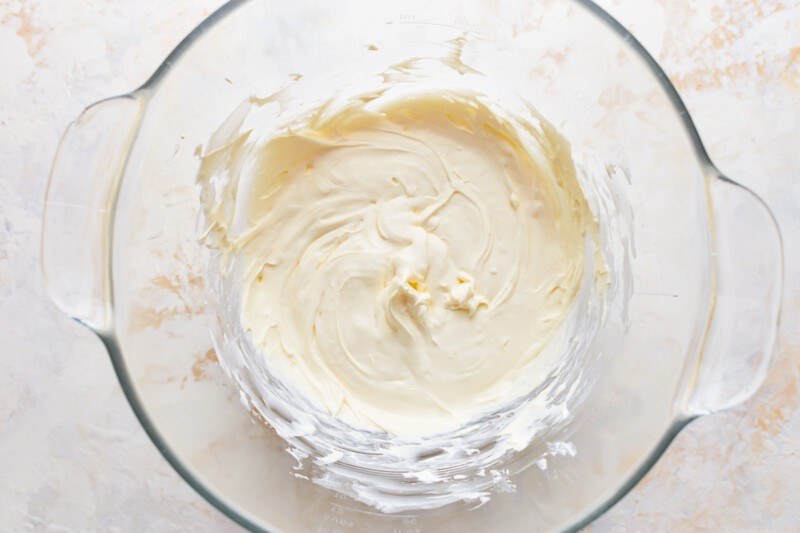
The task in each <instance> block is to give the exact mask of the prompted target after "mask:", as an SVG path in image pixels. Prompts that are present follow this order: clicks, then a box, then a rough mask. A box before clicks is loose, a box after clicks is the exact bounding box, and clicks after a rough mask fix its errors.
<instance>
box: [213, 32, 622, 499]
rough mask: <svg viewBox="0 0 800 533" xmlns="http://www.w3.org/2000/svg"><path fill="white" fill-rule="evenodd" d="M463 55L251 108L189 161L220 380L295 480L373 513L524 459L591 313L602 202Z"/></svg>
mask: <svg viewBox="0 0 800 533" xmlns="http://www.w3.org/2000/svg"><path fill="white" fill-rule="evenodd" d="M463 44H464V43H463V41H462V40H460V39H459V40H456V41H454V43H453V45H454V46H453V48H452V52H451V53H449V54H448V55H446V56H445V57H437V58H413V59H409V60H407V61H402V62H400V63H394V64H392V65H391V66H389V67H388V68H385V67H384V68H385V70H382V71H378V72H380V74H378V75H377V76H374V77H373V78H368V79H367V81H366V82H365V83H361V82H357V83H352V84H348V83H347V82H345V83H344V84H333V85H334V86H335V90H332V91H331V93H330V94H327V95H321V91H320V90H319V87H320V86H322V85H325V84H323V83H321V82H319V81H317V82H314V81H313V80H311V78H310V77H303V78H302V79H300V80H297V81H295V83H294V84H292V85H291V86H289V87H287V88H286V89H284V90H281V91H278V92H277V93H275V94H273V95H271V96H268V97H264V98H256V97H253V98H250V99H249V100H248V101H246V102H243V103H242V105H240V106H239V108H237V109H236V110H235V111H234V112H233V113H232V114H231V115H230V117H229V118H228V119H227V120H226V121H225V122H224V123H223V124H222V125H221V126H220V127H219V129H218V130H217V132H216V133H215V134H214V135H213V137H212V138H211V139H210V141H209V142H208V144H207V145H206V146H205V147H203V148H201V149H200V150H199V152H198V154H199V155H200V157H201V169H200V172H199V175H198V183H199V184H200V186H201V187H200V188H201V202H202V207H203V218H202V223H203V224H204V237H203V238H204V240H205V242H206V244H207V245H208V246H209V247H210V248H211V249H213V250H214V252H215V256H214V257H215V261H214V262H213V264H212V272H210V274H211V277H210V279H211V290H212V293H213V294H214V295H215V297H216V298H217V301H216V305H217V306H218V309H220V321H221V332H220V333H218V334H216V336H215V341H216V343H217V348H218V352H219V356H220V362H221V364H222V365H223V367H224V368H225V369H226V371H228V373H229V374H230V375H231V376H232V377H233V378H234V379H235V380H236V382H237V384H238V385H239V386H240V388H241V390H242V399H243V401H244V403H245V404H246V405H247V406H248V407H249V408H250V409H252V410H253V412H254V413H256V414H257V415H258V416H259V417H261V418H263V419H264V420H266V421H267V422H268V423H269V424H270V425H271V426H272V427H273V428H274V429H275V430H276V432H277V433H278V434H279V435H280V436H281V437H282V438H284V439H285V440H286V441H287V442H288V443H289V447H288V448H287V450H288V451H289V453H291V454H292V455H293V456H294V457H295V458H296V459H297V461H298V465H297V469H298V470H302V471H303V473H302V474H300V473H299V472H298V473H297V474H296V475H300V476H302V477H305V478H309V479H312V480H313V481H314V482H315V483H318V484H321V485H323V486H326V487H329V488H332V489H335V490H339V491H341V492H344V493H346V494H349V495H351V496H353V497H355V498H357V499H359V500H361V501H363V502H366V503H369V504H370V505H373V506H375V507H377V508H379V509H382V510H387V511H397V510H403V509H418V508H423V507H428V508H430V507H438V506H441V505H446V504H448V503H451V502H454V501H458V500H480V501H485V498H487V497H488V496H487V495H488V492H489V490H490V489H491V487H497V486H499V485H498V483H497V482H496V480H495V479H494V478H495V477H496V476H494V474H493V475H492V476H487V475H486V472H489V471H491V472H498V473H502V476H508V475H510V472H511V470H510V469H509V468H507V466H508V465H511V464H512V463H511V462H509V461H512V459H514V457H516V455H517V454H520V456H519V461H517V463H519V464H521V465H523V466H522V467H521V468H523V467H525V466H524V465H528V464H534V463H535V461H536V460H538V459H541V457H539V456H536V458H534V459H530V458H526V457H524V455H525V453H523V451H525V450H527V449H528V446H529V444H530V443H531V442H532V441H533V439H535V438H537V436H542V435H544V434H545V433H547V432H555V431H556V429H557V428H558V427H562V425H563V424H564V423H566V421H568V420H569V418H570V416H571V414H570V413H571V411H570V409H571V407H572V406H573V405H574V403H575V402H576V401H578V398H580V397H581V392H582V391H583V390H585V387H586V386H588V385H587V384H588V382H589V381H590V378H589V376H587V375H586V373H585V372H584V364H583V361H584V360H585V359H584V356H585V353H586V348H587V346H588V345H589V343H590V342H591V339H592V338H593V335H594V332H595V331H597V328H598V326H599V324H600V322H601V321H602V320H603V315H604V312H605V311H604V309H605V306H604V301H603V297H602V295H603V293H604V291H605V290H606V287H607V286H608V283H609V277H608V276H609V272H608V269H607V267H606V262H605V258H604V254H603V253H602V252H601V249H605V248H604V247H603V246H601V244H602V243H601V242H600V235H601V233H602V234H607V231H606V230H603V231H601V230H600V229H598V221H597V220H596V218H595V217H594V216H593V214H592V209H590V201H588V200H587V198H590V199H592V201H591V205H592V208H594V209H597V208H598V207H599V208H600V209H601V210H604V209H605V207H603V206H604V203H603V202H602V199H603V198H604V195H603V194H599V193H600V191H594V190H593V189H592V188H591V187H593V184H592V182H591V181H589V182H587V181H585V180H583V181H582V180H581V179H579V177H578V175H577V172H576V168H575V165H574V164H573V158H572V155H571V150H570V147H569V144H568V143H567V141H566V140H565V139H564V138H563V137H561V135H559V134H558V132H557V131H556V130H555V128H554V127H553V126H552V125H551V124H550V123H548V122H547V121H546V120H545V119H544V118H543V117H542V116H541V115H540V114H539V113H538V112H537V111H536V110H535V109H534V108H533V107H532V106H530V105H529V104H528V103H526V102H525V101H523V100H522V99H520V98H519V97H518V96H517V95H515V94H513V93H510V92H508V91H505V90H499V89H498V86H497V85H496V84H494V83H490V82H488V81H487V80H486V79H485V78H484V77H483V76H482V75H481V74H480V73H478V72H476V71H474V70H473V69H471V68H470V67H468V66H467V65H465V64H464V63H463V62H462V61H461V48H462V46H463ZM370 53H372V52H370ZM587 183H589V186H590V189H588V192H589V193H591V194H589V195H588V196H587V195H586V194H584V192H585V191H584V189H583V188H582V185H583V187H586V186H587ZM526 453H527V452H526ZM532 453H533V452H532ZM515 461H516V460H515ZM532 461H533V462H532ZM517 463H514V464H517ZM504 465H506V466H504ZM307 466H311V467H312V468H310V469H306V467H307ZM515 468H516V467H515ZM498 475H500V474H498ZM509 483H510V482H509ZM512 485H513V484H509V486H512ZM398 494H402V497H400V496H398Z"/></svg>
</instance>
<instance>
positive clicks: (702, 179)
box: [42, 0, 782, 532]
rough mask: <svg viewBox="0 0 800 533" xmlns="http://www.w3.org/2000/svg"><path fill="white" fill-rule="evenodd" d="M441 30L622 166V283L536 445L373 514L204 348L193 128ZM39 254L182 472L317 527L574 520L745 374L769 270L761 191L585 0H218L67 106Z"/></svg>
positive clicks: (228, 507)
mask: <svg viewBox="0 0 800 533" xmlns="http://www.w3.org/2000/svg"><path fill="white" fill-rule="evenodd" d="M457 38H463V39H464V42H465V45H464V50H463V55H464V60H465V62H466V63H468V64H470V66H472V67H474V68H476V69H478V70H479V71H481V72H483V73H484V74H486V76H487V77H489V78H497V79H498V80H501V79H502V80H503V82H504V83H506V84H510V85H511V86H513V87H514V88H515V90H516V91H517V92H519V93H520V94H522V95H524V96H525V98H526V100H528V101H529V102H531V103H532V104H533V105H535V106H536V107H537V108H538V110H539V111H540V112H541V113H542V114H543V115H544V116H545V117H547V118H548V119H549V120H550V121H551V122H552V123H553V124H554V125H555V126H556V128H557V129H558V130H559V131H560V132H561V133H562V134H563V135H564V136H565V137H566V138H567V139H568V140H569V141H570V142H571V144H572V146H573V148H575V149H576V150H577V151H582V152H588V153H591V154H593V155H594V156H596V157H598V158H599V159H600V160H602V161H603V162H604V163H607V164H609V165H613V166H614V168H619V169H622V170H623V172H621V173H619V174H618V175H615V176H612V178H614V179H612V182H613V190H612V192H613V194H614V195H618V197H619V198H621V199H624V200H625V202H622V203H621V204H620V205H623V204H627V205H629V206H630V212H629V213H619V214H618V215H619V216H626V217H629V219H630V221H631V228H630V232H629V233H628V234H627V235H618V236H617V237H618V238H620V239H625V240H626V243H627V245H628V246H629V247H630V250H631V253H630V255H629V256H628V258H627V259H626V264H625V265H623V266H622V268H624V270H625V273H626V275H627V276H628V280H629V281H630V282H631V283H629V284H627V285H626V286H625V288H624V290H627V291H628V296H629V298H625V299H617V300H612V301H611V303H610V305H611V307H612V308H611V309H610V310H609V315H608V319H607V320H606V321H605V323H604V325H603V326H602V329H601V330H600V332H599V333H598V335H597V336H596V338H595V339H594V341H593V343H592V346H591V353H592V354H595V355H597V356H598V358H599V361H600V364H598V365H597V369H596V371H595V375H594V376H593V377H594V381H595V382H594V385H593V387H591V389H590V392H589V393H588V394H589V395H588V397H587V398H586V399H585V401H584V402H583V403H582V404H581V407H580V409H579V410H578V411H577V412H575V413H574V418H573V419H572V421H571V422H570V423H569V424H568V426H567V427H565V428H563V429H562V430H560V431H559V434H557V435H548V438H547V439H544V440H539V441H536V442H534V443H533V444H532V445H531V446H533V447H534V448H536V450H538V451H535V453H538V456H539V457H541V458H542V459H545V462H544V463H541V462H539V463H538V466H537V464H534V465H532V466H531V467H528V468H525V469H523V470H522V471H520V472H516V473H514V474H513V475H512V479H511V481H512V482H513V485H514V486H515V487H516V490H513V491H498V492H497V493H496V494H493V495H492V497H491V499H490V500H489V502H488V503H485V504H484V505H480V506H476V505H475V504H474V503H472V504H463V503H456V504H451V505H448V506H445V507H442V508H439V509H434V510H428V511H420V512H404V513H401V514H383V513H380V512H377V511H376V510H375V509H373V508H372V507H369V506H366V505H364V504H361V503H359V502H357V501H355V500H351V499H350V498H348V497H347V496H344V495H342V494H339V493H336V492H332V491H330V490H327V489H324V488H322V487H319V486H317V485H315V484H313V483H312V482H310V481H308V480H304V479H301V478H298V477H295V476H292V475H291V472H292V468H293V466H294V464H295V461H294V459H293V458H292V457H291V456H290V455H289V454H287V453H286V452H285V450H284V449H285V447H286V445H285V443H284V442H283V441H282V440H281V439H280V438H279V437H278V436H277V435H276V434H275V433H274V432H273V431H272V430H271V429H270V428H269V427H267V426H266V425H264V424H262V423H259V422H254V421H253V419H252V418H251V416H250V415H249V414H248V413H247V412H246V410H245V409H243V408H242V406H241V403H240V401H239V392H238V389H237V388H236V387H235V386H234V385H233V384H232V383H231V382H229V381H228V380H227V379H226V377H225V376H224V375H223V373H222V371H221V369H220V367H219V366H218V365H216V364H214V360H215V359H216V355H215V352H214V349H213V347H212V343H211V339H210V336H209V331H213V330H215V328H218V322H219V317H218V314H217V311H216V310H215V309H214V308H213V306H211V305H209V303H208V301H209V299H208V295H207V290H208V283H207V280H206V277H205V274H206V270H205V268H206V265H207V264H208V262H209V251H208V250H207V249H206V248H205V247H204V246H203V245H201V244H200V243H199V242H198V230H197V220H198V212H199V208H200V206H199V195H198V190H197V187H196V183H195V177H196V175H197V170H198V168H199V159H198V158H197V156H196V154H195V151H196V147H197V146H198V145H201V144H204V143H206V142H207V141H208V139H209V138H210V136H211V134H212V132H213V131H214V130H215V129H216V128H217V127H218V126H219V125H220V124H221V123H222V121H223V120H224V119H225V118H226V117H227V116H228V115H229V114H230V113H231V111H232V110H233V109H235V108H236V106H237V105H239V104H240V102H242V101H243V100H245V99H247V98H248V97H250V96H253V95H257V96H263V95H268V94H271V93H274V92H276V91H278V90H280V89H281V88H283V87H286V86H288V85H289V84H291V83H293V81H294V79H295V78H296V77H297V76H296V74H308V73H315V72H322V71H325V70H331V69H335V68H336V65H339V64H342V63H344V62H346V61H350V60H352V58H353V57H356V56H358V54H364V53H368V52H373V51H374V50H372V49H374V48H377V49H378V50H379V51H380V50H394V51H396V52H397V51H401V52H402V53H404V54H405V55H406V56H409V57H410V56H413V55H415V54H417V53H419V52H421V51H423V52H424V51H426V50H430V49H431V48H432V47H433V48H436V47H441V46H442V44H443V43H446V42H449V41H452V40H453V39H457ZM370 45H373V46H370ZM319 90H320V91H326V90H329V87H326V86H325V85H324V84H321V85H320V87H319ZM42 261H43V268H44V271H45V276H46V279H47V283H48V285H49V289H50V292H51V294H52V296H53V298H54V300H55V301H56V303H57V304H58V305H59V306H60V307H61V308H62V309H63V310H64V311H65V312H67V313H68V314H70V315H71V316H73V317H75V318H76V319H78V320H79V321H81V322H82V323H83V324H85V325H86V326H88V327H89V328H91V329H92V330H93V331H94V332H96V333H97V335H98V336H99V337H100V338H101V339H102V340H103V342H104V343H105V345H106V347H107V348H108V351H109V353H110V355H111V358H112V361H113V363H114V367H115V369H116V371H117V374H118V376H119V380H120V382H121V384H122V387H123V389H124V391H125V394H126V395H127V397H128V400H129V401H130V403H131V406H132V407H133V409H134V411H135V412H136V414H137V416H138V417H139V419H140V420H141V422H142V425H143V426H144V428H145V430H146V431H147V433H148V434H149V435H150V437H151V438H152V440H153V442H154V443H155V444H156V446H157V447H158V449H159V450H160V451H161V452H162V453H163V454H164V457H165V458H166V459H167V460H168V461H169V462H170V463H171V464H172V465H173V466H174V467H175V469H176V470H177V471H178V472H179V473H180V474H181V475H182V476H183V477H184V478H185V479H186V480H187V482H188V483H189V484H190V485H192V486H193V487H194V488H195V489H196V490H197V491H198V492H199V493H200V494H202V495H203V496H204V497H205V498H206V499H207V500H208V501H210V502H211V503H212V504H214V505H215V506H217V507H218V508H219V509H220V510H222V511H223V512H224V513H226V514H227V515H228V516H229V517H231V518H232V519H233V520H235V521H237V522H238V523H240V524H242V525H244V526H246V527H248V528H250V529H253V530H282V531H283V530H285V531H320V532H321V531H391V532H397V531H403V532H411V531H463V530H491V531H519V530H525V531H553V530H574V529H577V528H579V527H581V526H582V525H584V524H586V523H588V522H589V521H590V520H592V519H593V518H595V517H596V516H598V515H599V514H600V513H602V512H603V511H604V510H605V509H607V508H608V507H609V506H611V505H612V504H613V503H614V502H616V501H617V500H618V499H619V498H621V497H622V496H623V495H624V494H625V493H626V492H627V491H628V490H630V488H631V487H632V486H633V485H634V484H635V483H636V482H637V481H638V480H639V479H640V478H641V477H642V476H643V475H644V473H645V472H646V471H647V470H648V469H649V468H650V467H651V466H652V464H653V463H654V462H655V461H656V460H657V459H658V457H659V456H660V455H661V453H663V451H664V450H665V449H666V447H667V446H668V444H669V442H670V441H671V440H672V438H673V437H674V436H675V434H676V433H677V432H678V431H679V430H680V429H681V428H682V427H684V426H685V425H686V424H687V423H688V422H689V421H691V420H692V419H694V418H696V417H697V416H699V415H703V414H707V413H710V412H713V411H717V410H720V409H725V408H727V407H730V406H732V405H734V404H736V403H739V402H741V401H743V400H744V399H746V398H747V397H749V396H750V395H751V394H752V393H753V392H754V391H755V389H756V388H757V387H758V385H759V384H760V383H761V381H762V379H763V377H764V375H765V373H766V370H767V366H768V363H769V357H770V353H771V350H772V346H773V342H774V338H775V331H776V325H777V319H778V317H777V314H778V307H779V298H780V286H781V275H782V274H781V268H782V258H781V243H780V236H779V234H778V230H777V227H776V225H775V224H774V221H773V219H772V216H771V214H770V212H769V210H768V209H767V208H766V207H765V206H764V204H763V203H762V202H761V201H760V200H759V199H758V198H757V197H756V196H755V195H754V194H752V193H751V192H750V191H748V190H746V189H744V188H742V187H741V186H739V185H737V184H736V183H735V182H733V181H731V180H729V179H728V178H726V177H724V176H723V175H722V174H721V173H720V172H719V171H718V170H717V169H716V168H715V167H714V165H713V164H712V163H711V162H710V160H709V159H708V156H707V155H706V153H705V150H704V149H703V146H702V144H701V142H700V139H699V138H698V136H697V132H696V131H695V129H694V126H693V124H692V122H691V119H690V118H689V116H688V114H687V112H686V109H685V107H684V106H683V104H682V103H681V101H680V98H679V96H678V94H677V93H676V91H675V89H674V88H673V87H672V85H670V83H669V81H668V80H667V78H666V76H665V75H664V73H663V71H662V70H661V69H660V68H659V67H658V65H657V64H656V63H655V61H654V60H653V59H652V57H650V56H649V55H648V54H647V53H646V52H645V50H644V49H643V48H642V47H641V45H640V44H639V43H638V42H637V41H636V40H635V39H634V38H633V37H632V36H631V35H630V34H629V33H628V32H627V31H626V30H625V29H624V28H622V27H621V26H620V25H619V24H618V23H617V22H616V21H615V20H614V19H612V18H611V17H610V16H609V15H608V14H606V13H605V12H603V11H602V10H601V9H600V8H598V7H597V6H595V5H594V4H592V3H591V2H590V1H589V0H530V1H527V2H519V1H516V0H491V1H490V0H486V1H470V0H468V1H455V0H445V1H440V2H431V1H420V0H400V1H394V0H392V1H382V2H367V1H361V0H342V1H338V2H316V1H313V0H291V1H289V0H270V1H267V0H249V1H247V0H241V1H240V0H234V1H232V2H230V3H228V4H226V5H225V6H224V7H222V8H221V9H220V10H219V11H217V12H216V13H215V14H213V15H212V16H211V17H209V19H208V20H206V21H205V22H204V23H203V24H202V25H200V26H199V27H198V28H197V29H196V30H195V31H194V32H192V33H191V34H190V35H189V36H188V37H187V38H186V39H185V40H184V41H183V42H182V43H181V44H180V45H179V46H178V47H177V49H176V50H175V51H174V52H173V53H172V54H171V55H170V56H169V57H168V58H167V60H166V61H165V62H164V63H163V65H162V66H161V67H160V68H159V69H158V71H157V72H156V73H155V74H154V75H153V77H152V78H151V79H150V80H149V81H148V82H147V83H146V84H145V85H144V86H142V87H141V88H140V89H138V90H136V91H134V92H132V93H130V94H126V95H123V96H119V97H116V98H112V99H109V100H105V101H102V102H100V103H98V104H95V105H93V106H91V107H89V108H88V109H87V110H86V111H85V112H84V113H83V114H82V115H81V116H80V117H79V118H78V119H77V120H76V121H75V123H74V124H72V125H71V126H70V128H69V129H68V131H67V132H66V134H65V135H64V138H63V140H62V143H61V146H60V149H59V151H58V154H57V157H56V161H55V164H54V167H53V172H52V176H51V181H50V186H49V190H48V196H47V202H46V212H45V221H44V235H43V259H42ZM624 300H627V305H626V306H625V308H624V309H623V308H621V307H620V306H621V305H622V304H620V303H615V302H622V301H624ZM573 452H574V453H573Z"/></svg>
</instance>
